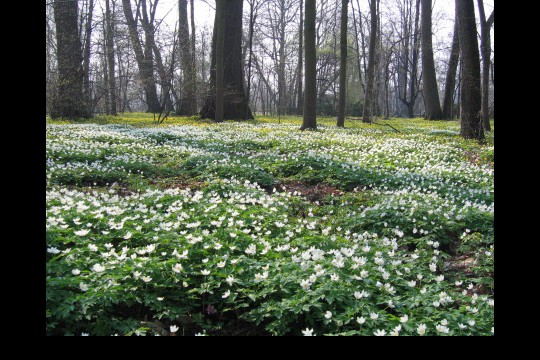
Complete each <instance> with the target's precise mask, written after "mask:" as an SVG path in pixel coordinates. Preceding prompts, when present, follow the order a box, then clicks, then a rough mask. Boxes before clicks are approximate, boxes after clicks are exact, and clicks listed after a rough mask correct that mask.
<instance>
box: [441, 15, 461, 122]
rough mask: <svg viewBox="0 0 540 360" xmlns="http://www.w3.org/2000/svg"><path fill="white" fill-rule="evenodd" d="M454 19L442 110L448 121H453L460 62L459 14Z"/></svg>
mask: <svg viewBox="0 0 540 360" xmlns="http://www.w3.org/2000/svg"><path fill="white" fill-rule="evenodd" d="M454 19H455V22H454V35H453V36H452V48H451V50H450V59H449V60H448V68H447V71H446V82H445V85H444V100H443V108H442V118H443V119H447V120H450V119H452V109H453V103H454V90H455V87H456V71H457V67H458V62H459V31H458V27H457V14H456V17H455V18H454Z"/></svg>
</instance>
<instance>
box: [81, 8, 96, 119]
mask: <svg viewBox="0 0 540 360" xmlns="http://www.w3.org/2000/svg"><path fill="white" fill-rule="evenodd" d="M93 14H94V0H90V2H89V3H88V13H87V19H86V23H85V27H84V38H85V39H84V46H83V72H84V79H83V96H84V101H85V102H86V107H87V108H88V110H90V109H91V104H92V94H91V90H90V48H91V44H90V41H91V38H92V17H93Z"/></svg>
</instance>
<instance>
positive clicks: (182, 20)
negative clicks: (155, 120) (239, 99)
mask: <svg viewBox="0 0 540 360" xmlns="http://www.w3.org/2000/svg"><path fill="white" fill-rule="evenodd" d="M178 8H179V28H178V40H179V43H180V46H179V49H180V62H181V66H182V73H183V74H184V77H183V81H182V97H181V101H180V104H179V107H178V111H177V114H178V115H187V116H191V115H194V114H195V113H196V112H197V109H196V103H195V99H194V98H195V95H194V91H193V87H194V86H193V85H194V83H195V69H194V68H193V63H192V60H193V57H192V55H191V45H190V37H189V26H188V17H187V0H180V1H179V2H178Z"/></svg>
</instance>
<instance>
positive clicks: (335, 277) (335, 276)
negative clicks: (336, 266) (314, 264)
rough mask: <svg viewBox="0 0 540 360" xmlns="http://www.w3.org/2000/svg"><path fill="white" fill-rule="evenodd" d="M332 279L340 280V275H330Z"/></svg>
mask: <svg viewBox="0 0 540 360" xmlns="http://www.w3.org/2000/svg"><path fill="white" fill-rule="evenodd" d="M330 280H332V281H338V280H339V275H336V274H332V275H330Z"/></svg>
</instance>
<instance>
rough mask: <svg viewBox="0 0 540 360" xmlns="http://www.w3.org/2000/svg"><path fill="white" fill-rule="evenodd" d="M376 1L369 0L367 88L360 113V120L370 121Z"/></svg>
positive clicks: (375, 37)
mask: <svg viewBox="0 0 540 360" xmlns="http://www.w3.org/2000/svg"><path fill="white" fill-rule="evenodd" d="M377 1H378V0H371V2H370V13H371V33H370V34H369V56H368V68H367V88H366V94H365V98H364V109H363V114H362V122H364V123H371V112H372V107H373V106H372V103H373V100H374V99H373V96H374V84H375V46H376V45H377V20H378V14H377Z"/></svg>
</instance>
